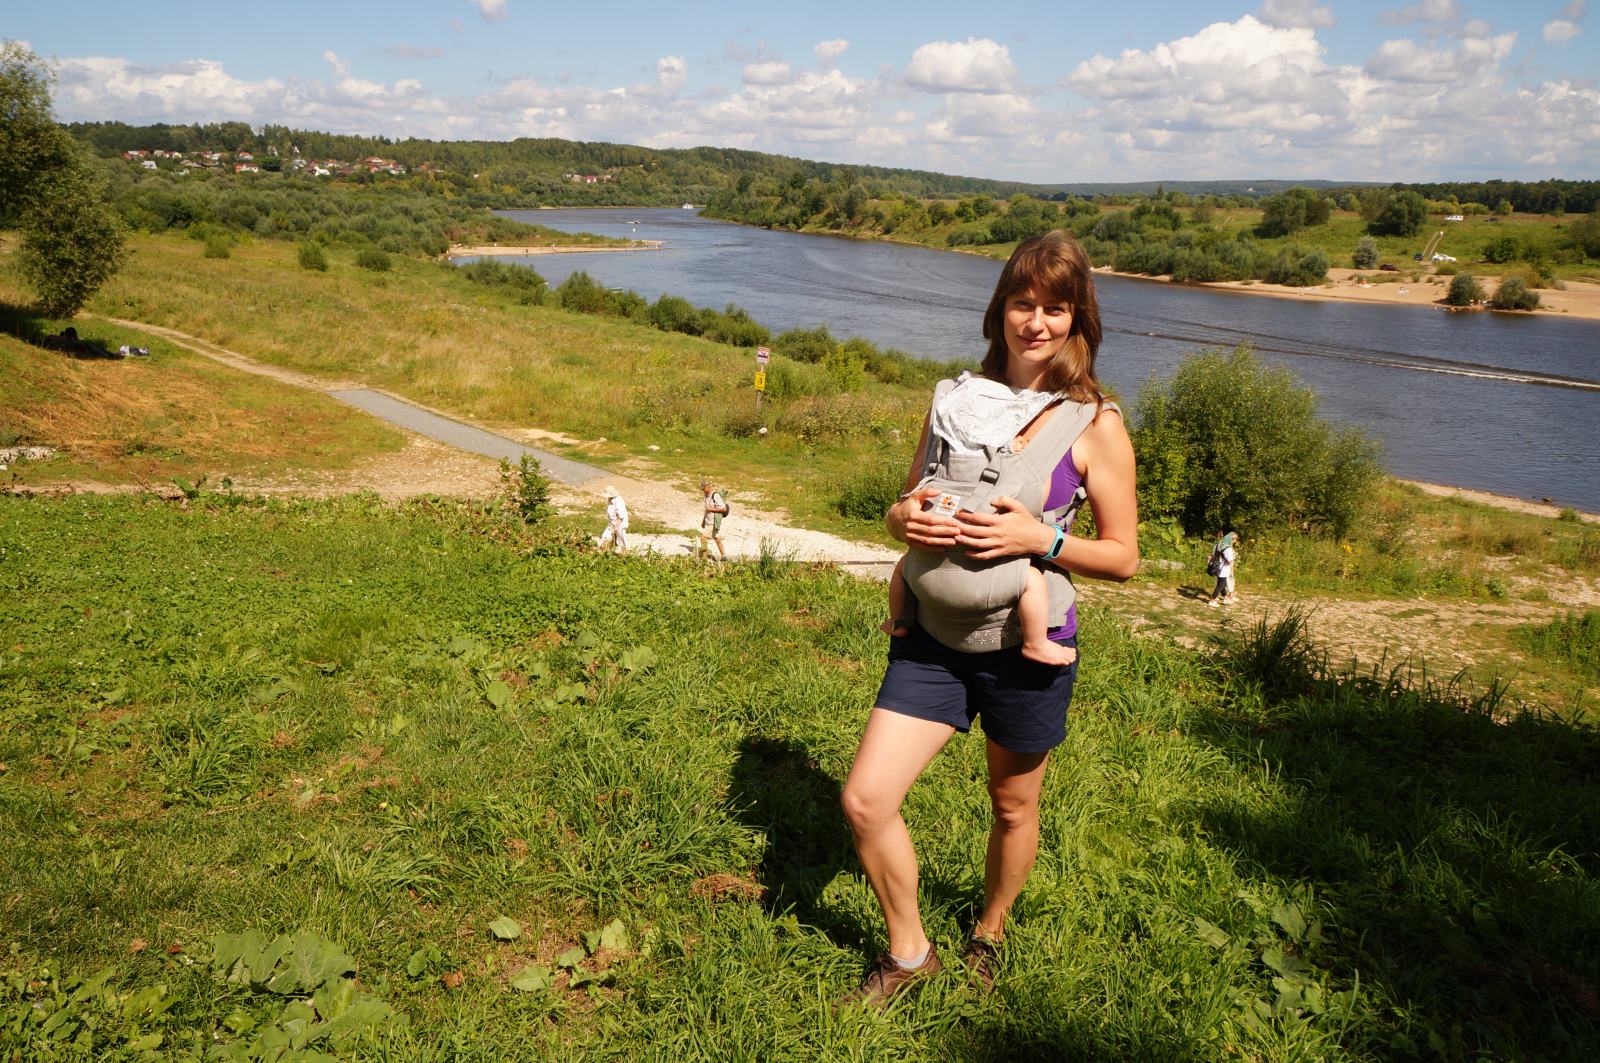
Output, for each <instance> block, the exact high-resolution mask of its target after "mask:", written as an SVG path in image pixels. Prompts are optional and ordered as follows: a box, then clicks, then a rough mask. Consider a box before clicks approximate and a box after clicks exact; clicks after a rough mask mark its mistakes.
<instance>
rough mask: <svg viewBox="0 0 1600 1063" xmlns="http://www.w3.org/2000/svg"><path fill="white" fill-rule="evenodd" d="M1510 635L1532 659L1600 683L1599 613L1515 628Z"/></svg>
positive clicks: (1588, 612)
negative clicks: (1563, 667) (1532, 656)
mask: <svg viewBox="0 0 1600 1063" xmlns="http://www.w3.org/2000/svg"><path fill="white" fill-rule="evenodd" d="M1513 635H1514V636H1515V638H1516V640H1517V642H1519V643H1520V644H1521V645H1522V646H1523V647H1524V648H1526V649H1527V650H1528V651H1530V652H1531V653H1533V654H1534V655H1535V656H1538V657H1541V658H1543V659H1545V660H1548V661H1555V662H1557V663H1560V664H1564V665H1566V666H1567V667H1568V668H1570V669H1572V670H1573V671H1574V672H1576V673H1578V674H1579V675H1581V676H1583V677H1584V678H1586V679H1589V680H1591V681H1594V680H1600V609H1589V610H1587V611H1585V612H1583V613H1568V614H1567V615H1565V616H1560V617H1557V618H1556V619H1554V620H1552V621H1551V622H1550V623H1548V624H1541V625H1533V626H1529V627H1524V628H1518V629H1517V630H1516V631H1514V632H1513Z"/></svg>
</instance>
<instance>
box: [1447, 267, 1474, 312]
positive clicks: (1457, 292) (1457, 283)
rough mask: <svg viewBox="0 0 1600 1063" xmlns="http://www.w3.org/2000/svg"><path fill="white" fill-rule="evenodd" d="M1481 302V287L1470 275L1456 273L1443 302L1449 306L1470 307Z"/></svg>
mask: <svg viewBox="0 0 1600 1063" xmlns="http://www.w3.org/2000/svg"><path fill="white" fill-rule="evenodd" d="M1482 300H1483V285H1481V284H1479V283H1478V278H1476V277H1474V276H1473V275H1472V274H1470V273H1457V274H1456V275H1455V277H1454V278H1452V279H1451V281H1450V290H1449V291H1448V292H1446V293H1445V297H1444V301H1445V302H1447V303H1449V304H1450V305H1451V306H1471V305H1472V304H1473V303H1477V302H1481V301H1482Z"/></svg>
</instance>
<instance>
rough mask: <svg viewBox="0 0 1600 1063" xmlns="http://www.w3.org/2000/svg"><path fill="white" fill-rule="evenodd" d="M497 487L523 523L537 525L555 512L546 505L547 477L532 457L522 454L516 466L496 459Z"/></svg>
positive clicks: (547, 498) (502, 459)
mask: <svg viewBox="0 0 1600 1063" xmlns="http://www.w3.org/2000/svg"><path fill="white" fill-rule="evenodd" d="M500 487H501V491H502V492H503V493H504V495H505V497H506V500H507V501H508V502H510V503H511V508H512V509H514V510H516V512H517V515H518V516H520V517H521V518H522V521H523V523H524V524H538V523H539V522H540V521H542V520H544V519H545V518H546V517H548V516H550V515H551V514H552V513H554V512H555V511H556V510H555V506H554V505H552V504H551V502H550V478H549V477H547V476H545V474H544V469H543V467H542V466H540V464H539V459H538V458H536V457H534V456H533V455H532V454H524V455H522V458H521V460H520V461H518V462H517V464H516V465H512V464H511V463H510V462H509V461H507V460H506V459H504V458H501V459H500Z"/></svg>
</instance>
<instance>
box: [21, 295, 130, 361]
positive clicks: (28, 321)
mask: <svg viewBox="0 0 1600 1063" xmlns="http://www.w3.org/2000/svg"><path fill="white" fill-rule="evenodd" d="M53 324H54V322H53V321H51V320H50V319H49V318H45V317H43V316H42V315H40V313H39V311H38V310H37V309H36V308H34V307H33V306H32V305H28V306H19V305H18V304H16V303H9V302H6V301H5V300H0V332H5V333H8V334H9V335H12V336H15V337H16V338H17V339H19V340H21V341H22V342H23V343H26V344H29V345H30V346H33V347H41V348H43V349H45V350H50V351H55V352H57V353H59V354H64V355H66V356H68V357H69V358H85V359H92V358H121V357H122V355H121V354H120V353H118V352H117V351H114V350H112V349H111V347H110V345H109V344H108V343H106V342H105V341H102V340H96V339H93V338H90V337H86V336H81V335H80V334H79V330H78V327H77V325H75V324H69V325H66V326H64V327H63V328H62V329H61V330H60V331H59V332H54V331H51V329H50V326H51V325H53Z"/></svg>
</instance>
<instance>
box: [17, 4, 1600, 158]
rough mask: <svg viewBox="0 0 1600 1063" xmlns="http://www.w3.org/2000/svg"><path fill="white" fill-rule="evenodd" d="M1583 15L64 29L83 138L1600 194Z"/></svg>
mask: <svg viewBox="0 0 1600 1063" xmlns="http://www.w3.org/2000/svg"><path fill="white" fill-rule="evenodd" d="M1593 21H1594V20H1593V19H1592V18H1591V17H1590V13H1589V11H1588V10H1587V2H1586V0H1531V2H1527V3H1518V4H1515V5H1512V4H1505V3H1497V4H1485V3H1476V4H1474V3H1471V2H1468V0H1418V2H1416V3H1372V2H1341V0H1324V2H1317V0H1257V2H1255V3H1131V4H1121V5H1118V4H1105V3H1100V4H1092V5H1091V4H1082V5H1078V4H1063V3H1059V2H1058V3H1053V4H1042V3H1033V2H1028V0H1025V2H1021V3H1012V4H1010V5H1006V6H1005V7H1004V8H1003V9H1002V8H1001V7H999V6H998V5H997V6H996V7H995V8H987V7H986V6H985V5H976V4H973V3H971V2H970V0H967V2H962V3H950V2H944V0H931V2H926V3H919V4H916V5H909V4H908V5H899V4H872V3H862V2H859V0H858V2H856V3H851V4H845V3H837V2H833V0H822V2H809V3H790V4H782V5H762V4H749V3H728V2H723V0H713V2H709V3H699V4H695V5H665V4H661V3H659V2H655V3H635V2H632V0H624V2H609V3H603V4H602V3H588V4H585V3H572V2H570V0H569V2H566V3H561V4H553V3H533V2H531V0H433V2H422V0H410V2H407V0H398V2H388V3H369V2H353V0H351V2H341V0H323V2H321V3H307V2H302V0H276V2H273V3H269V4H248V5H247V4H218V3H215V2H214V0H213V2H210V3H190V2H184V3H171V2H169V3H162V2H159V0H156V2H152V3H149V4H146V5H123V4H119V5H109V4H105V3H104V2H98V3H88V2H82V0H53V2H52V3H49V4H44V3H35V4H28V5H24V6H23V9H22V10H13V11H11V12H9V13H7V14H6V16H5V18H4V22H3V24H0V36H4V37H6V38H10V39H16V40H21V41H24V42H26V43H27V44H28V45H29V46H30V47H32V48H33V49H34V51H36V52H37V53H39V54H40V55H41V56H44V57H45V58H47V59H49V60H50V61H52V62H53V63H54V64H55V65H56V68H57V75H58V85H57V95H56V113H57V115H58V116H59V117H61V118H62V119H64V120H95V119H120V120H123V121H127V122H134V123H145V122H156V121H166V122H192V121H218V120H242V121H247V122H250V123H251V124H253V125H258V126H259V125H262V124H265V123H269V122H270V123H282V124H287V125H291V126H296V127H301V128H312V129H324V130H329V131H334V132H361V133H383V134H387V135H390V136H421V137H434V138H451V139H456V138H484V139H510V138H512V137H517V136H554V137H565V138H569V139H576V140H608V141H617V142H623V143H630V144H644V145H648V146H652V147H687V146H693V145H700V144H711V145H719V146H731V147H741V148H750V149H753V150H759V151H773V152H778V153H781V154H786V155H797V156H801V157H804V158H811V159H823V160H829V161H836V162H852V163H873V164H878V165H885V166H914V167H920V168H927V169H934V170H941V171H945V172H950V173H962V174H970V175H973V176H981V177H995V178H1012V179H1017V180H1028V181H1041V182H1052V181H1101V180H1182V179H1200V178H1215V177H1237V178H1266V177H1277V178H1317V177H1322V178H1329V179H1334V180H1435V179H1451V178H1461V179H1476V178H1485V177H1508V178H1521V179H1537V178H1541V177H1572V178H1577V177H1590V178H1592V177H1595V176H1597V174H1600V47H1597V46H1596V40H1597V36H1596V31H1595V29H1594V27H1593V26H1592V25H1591V24H1592V23H1593Z"/></svg>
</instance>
